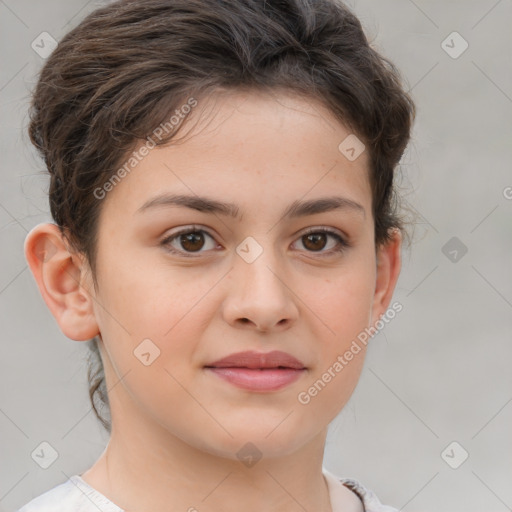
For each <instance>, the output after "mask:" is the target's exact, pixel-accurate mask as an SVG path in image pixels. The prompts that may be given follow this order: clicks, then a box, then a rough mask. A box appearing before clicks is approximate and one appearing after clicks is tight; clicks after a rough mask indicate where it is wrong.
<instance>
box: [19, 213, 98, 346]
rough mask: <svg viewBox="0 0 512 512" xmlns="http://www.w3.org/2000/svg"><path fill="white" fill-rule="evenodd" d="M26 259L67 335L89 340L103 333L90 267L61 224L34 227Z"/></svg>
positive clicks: (27, 244)
mask: <svg viewBox="0 0 512 512" xmlns="http://www.w3.org/2000/svg"><path fill="white" fill-rule="evenodd" d="M25 258H26V260H27V263H28V265H29V267H30V270H31V271H32V274H33V276H34V278H35V280H36V282H37V286H38V287H39V291H40V292H41V295H42V297H43V299H44V301H45V302H46V305H47V306H48V308H49V309H50V311H51V312H52V314H53V316H54V317H55V319H56V320H57V323H58V324H59V327H60V329H61V331H62V332H63V333H64V335H65V336H67V337H68V338H71V339H72V340H75V341H86V340H89V339H91V338H94V336H96V335H97V334H99V329H98V324H97V323H96V318H95V316H94V309H93V297H92V296H91V293H94V291H93V290H92V286H91V283H90V281H91V279H90V278H87V275H86V271H87V270H88V269H89V267H88V265H86V264H85V258H84V257H83V256H80V255H78V254H77V253H74V252H70V250H69V249H68V243H67V241H66V240H65V238H64V237H63V235H62V233H61V231H60V229H59V228H58V226H56V225H55V224H49V223H48V224H39V225H38V226H36V227H35V228H34V229H32V231H30V233H29V234H28V235H27V238H26V239H25ZM87 285H88V286H87ZM86 286H87V287H86ZM89 288H91V290H90V289H89Z"/></svg>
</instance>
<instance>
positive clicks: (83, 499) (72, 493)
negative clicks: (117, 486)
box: [16, 475, 123, 512]
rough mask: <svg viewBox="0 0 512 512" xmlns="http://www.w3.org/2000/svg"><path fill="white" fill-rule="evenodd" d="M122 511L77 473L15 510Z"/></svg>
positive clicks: (18, 511)
mask: <svg viewBox="0 0 512 512" xmlns="http://www.w3.org/2000/svg"><path fill="white" fill-rule="evenodd" d="M71 510H72V511H73V512H98V511H100V512H123V511H122V510H121V509H120V508H119V507H117V506H115V505H114V504H113V503H111V502H109V501H108V500H107V499H106V498H105V497H104V496H102V495H101V494H99V493H98V492H96V491H95V490H94V489H92V488H91V487H89V486H88V485H84V484H83V483H82V481H81V479H80V477H79V476H78V475H73V476H71V477H70V478H69V479H68V480H66V482H64V483H62V484H59V485H57V486H55V487H53V488H52V489H50V490H49V491H46V492H45V493H43V494H40V495H39V496H36V497H35V498H33V499H32V500H31V501H29V502H28V503H26V504H25V505H23V506H22V507H21V508H20V509H18V510H17V511H16V512H70V511H71Z"/></svg>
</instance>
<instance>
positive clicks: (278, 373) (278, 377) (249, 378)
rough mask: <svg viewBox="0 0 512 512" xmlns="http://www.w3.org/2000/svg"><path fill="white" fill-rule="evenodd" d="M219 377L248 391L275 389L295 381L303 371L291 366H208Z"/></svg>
mask: <svg viewBox="0 0 512 512" xmlns="http://www.w3.org/2000/svg"><path fill="white" fill-rule="evenodd" d="M208 370H211V371H212V372H213V373H215V374H216V375H218V376H219V377H220V378H221V379H224V380H227V381H228V382H231V384H234V385H235V386H238V387H239V388H242V389H248V390H250V391H276V390H278V389H281V388H284V387H285V386H288V385H289V384H291V383H292V382H295V381H296V380H297V379H298V378H299V377H300V376H301V375H302V373H303V372H304V371H305V370H304V369H302V370H296V369H293V368H283V369H278V368H272V369H266V370H260V369H250V368H208Z"/></svg>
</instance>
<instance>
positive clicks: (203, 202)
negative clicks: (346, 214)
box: [137, 194, 366, 218]
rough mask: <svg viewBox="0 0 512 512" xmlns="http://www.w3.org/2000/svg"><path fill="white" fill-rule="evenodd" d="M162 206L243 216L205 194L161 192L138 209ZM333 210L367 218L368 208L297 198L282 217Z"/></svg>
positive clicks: (343, 200)
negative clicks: (350, 211)
mask: <svg viewBox="0 0 512 512" xmlns="http://www.w3.org/2000/svg"><path fill="white" fill-rule="evenodd" d="M162 206H184V207H186V208H191V209H193V210H197V211H200V212H206V213H218V214H220V215H226V216H230V217H233V218H241V215H240V209H239V207H238V206H237V205H236V204H234V203H226V202H222V201H217V200H216V199H212V198H209V197H205V196H196V195H194V196H189V195H178V194H171V195H169V194H161V195H159V196H156V197H154V198H152V199H149V200H148V201H146V202H145V203H144V204H143V205H142V206H141V207H140V208H139V209H138V210H137V213H140V212H144V211H146V210H148V209H150V208H156V207H162ZM333 210H352V211H354V212H358V213H360V214H362V215H363V217H364V218H366V210H365V209H364V207H363V206H362V205H361V204H359V203H357V202H356V201H353V200H352V199H348V198H346V197H341V196H329V197H321V198H318V199H311V200H309V201H299V200H296V201H294V202H293V203H291V204H290V205H289V206H288V207H287V208H286V210H285V211H284V213H283V215H282V218H295V217H305V216H306V215H315V214H318V213H325V212H329V211H333Z"/></svg>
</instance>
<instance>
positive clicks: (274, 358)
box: [206, 350, 305, 370]
mask: <svg viewBox="0 0 512 512" xmlns="http://www.w3.org/2000/svg"><path fill="white" fill-rule="evenodd" d="M206 367H207V368H293V369H296V370H302V369H304V368H305V365H304V364H303V363H302V362H301V361H299V360H298V359H297V358H295V357H293V356H292V355H291V354H288V353H286V352H281V351H279V350H274V351H272V352H254V351H246V352H236V353H235V354H230V355H229V356H227V357H223V358H222V359H219V360H218V361H215V362H213V363H210V364H207V365H206Z"/></svg>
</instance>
